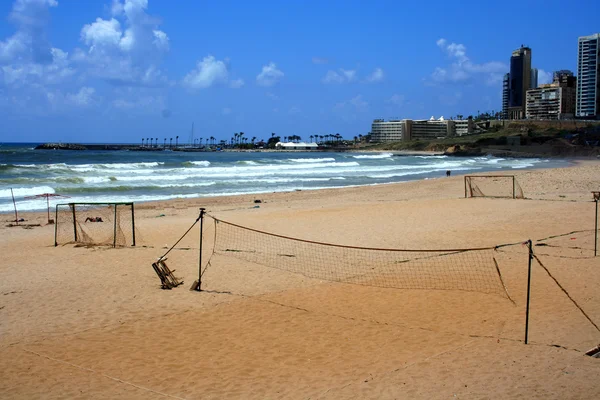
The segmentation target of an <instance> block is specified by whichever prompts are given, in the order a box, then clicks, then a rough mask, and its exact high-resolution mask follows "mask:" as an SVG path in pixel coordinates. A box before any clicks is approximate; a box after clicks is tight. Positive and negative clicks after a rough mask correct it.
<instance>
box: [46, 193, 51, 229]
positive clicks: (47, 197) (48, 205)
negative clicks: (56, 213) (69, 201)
mask: <svg viewBox="0 0 600 400" xmlns="http://www.w3.org/2000/svg"><path fill="white" fill-rule="evenodd" d="M46 208H47V209H48V223H50V197H49V196H46Z"/></svg>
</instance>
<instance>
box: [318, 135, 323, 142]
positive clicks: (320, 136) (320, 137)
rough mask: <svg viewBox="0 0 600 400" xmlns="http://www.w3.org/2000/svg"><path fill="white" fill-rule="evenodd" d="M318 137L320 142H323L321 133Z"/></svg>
mask: <svg viewBox="0 0 600 400" xmlns="http://www.w3.org/2000/svg"><path fill="white" fill-rule="evenodd" d="M319 139H321V143H323V135H319Z"/></svg>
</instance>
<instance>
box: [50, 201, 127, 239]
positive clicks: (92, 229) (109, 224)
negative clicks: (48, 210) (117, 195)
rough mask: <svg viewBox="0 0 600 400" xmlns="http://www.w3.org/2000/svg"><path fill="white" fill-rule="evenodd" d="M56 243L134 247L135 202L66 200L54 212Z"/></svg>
mask: <svg viewBox="0 0 600 400" xmlns="http://www.w3.org/2000/svg"><path fill="white" fill-rule="evenodd" d="M55 213H56V215H55V220H56V223H55V225H54V246H58V245H59V243H60V244H64V243H83V244H88V245H100V246H102V245H104V246H112V247H117V246H120V247H122V246H135V210H134V205H133V203H66V204H57V205H56V211H55Z"/></svg>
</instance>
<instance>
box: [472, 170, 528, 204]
mask: <svg viewBox="0 0 600 400" xmlns="http://www.w3.org/2000/svg"><path fill="white" fill-rule="evenodd" d="M466 197H498V198H512V199H523V198H525V196H523V189H521V186H520V185H519V183H518V182H517V180H516V179H515V176H514V175H465V198H466Z"/></svg>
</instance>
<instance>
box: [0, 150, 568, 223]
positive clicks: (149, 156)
mask: <svg viewBox="0 0 600 400" xmlns="http://www.w3.org/2000/svg"><path fill="white" fill-rule="evenodd" d="M35 146H36V144H32V143H9V144H1V145H0V212H11V211H12V210H13V206H12V198H11V192H10V189H11V188H12V189H13V192H14V195H15V199H16V201H17V207H18V209H19V210H21V211H26V210H42V209H45V207H46V201H45V200H36V199H34V200H31V199H25V197H27V196H32V195H36V194H42V193H56V194H61V195H64V196H68V197H69V198H68V199H67V198H64V199H56V200H51V205H54V204H56V203H65V202H103V201H105V202H125V201H134V202H142V201H151V200H167V199H174V198H191V197H209V196H221V195H241V194H253V193H254V194H259V193H267V192H283V191H294V190H298V189H300V190H313V189H326V188H341V187H348V186H364V185H378V184H386V183H393V182H402V181H409V180H417V179H433V178H441V177H444V176H445V172H446V170H451V171H452V173H453V174H468V173H475V172H486V171H501V170H503V171H510V170H514V169H524V168H545V167H560V166H566V165H567V161H561V160H548V159H541V158H528V159H522V158H521V159H511V158H495V157H461V158H459V157H447V156H433V155H431V156H428V155H418V156H396V155H393V154H392V153H386V152H381V153H356V152H342V153H340V152H197V153H185V152H174V151H161V152H140V151H125V150H123V151H65V150H34V149H33V148H34V147H35Z"/></svg>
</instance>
